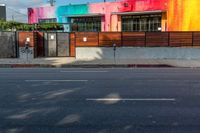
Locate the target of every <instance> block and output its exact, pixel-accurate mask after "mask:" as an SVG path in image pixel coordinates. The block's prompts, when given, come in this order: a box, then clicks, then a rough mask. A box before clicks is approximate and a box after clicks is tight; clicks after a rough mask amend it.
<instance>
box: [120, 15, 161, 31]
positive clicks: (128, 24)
mask: <svg viewBox="0 0 200 133" xmlns="http://www.w3.org/2000/svg"><path fill="white" fill-rule="evenodd" d="M161 17H162V15H161V14H152V15H140V16H139V15H127V16H122V31H136V32H137V31H160V27H161Z"/></svg>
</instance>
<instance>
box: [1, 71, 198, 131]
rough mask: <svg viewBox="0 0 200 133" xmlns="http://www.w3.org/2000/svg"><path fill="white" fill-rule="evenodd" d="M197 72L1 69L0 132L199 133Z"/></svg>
mask: <svg viewBox="0 0 200 133" xmlns="http://www.w3.org/2000/svg"><path fill="white" fill-rule="evenodd" d="M199 132H200V69H190V68H138V69H125V68H122V69H120V68H107V69H103V68H96V69H92V68H88V69H78V68H77V69H73V68H68V69H60V68H57V69H55V68H48V69H46V68H42V69H41V68H40V69H35V68H34V69H0V133H199Z"/></svg>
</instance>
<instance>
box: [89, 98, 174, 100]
mask: <svg viewBox="0 0 200 133" xmlns="http://www.w3.org/2000/svg"><path fill="white" fill-rule="evenodd" d="M86 101H176V99H175V98H87V99H86Z"/></svg>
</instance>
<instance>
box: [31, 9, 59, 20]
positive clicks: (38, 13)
mask: <svg viewBox="0 0 200 133" xmlns="http://www.w3.org/2000/svg"><path fill="white" fill-rule="evenodd" d="M28 16H29V19H28V23H31V24H32V23H38V19H46V18H56V15H55V7H39V8H28Z"/></svg>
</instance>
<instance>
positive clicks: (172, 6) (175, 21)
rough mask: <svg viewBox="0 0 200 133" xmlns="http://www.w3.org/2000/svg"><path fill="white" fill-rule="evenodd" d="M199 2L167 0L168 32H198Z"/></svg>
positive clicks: (196, 0)
mask: <svg viewBox="0 0 200 133" xmlns="http://www.w3.org/2000/svg"><path fill="white" fill-rule="evenodd" d="M199 13H200V0H169V2H168V15H167V18H168V19H167V24H168V30H169V31H200V24H199V23H200V15H199Z"/></svg>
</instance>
